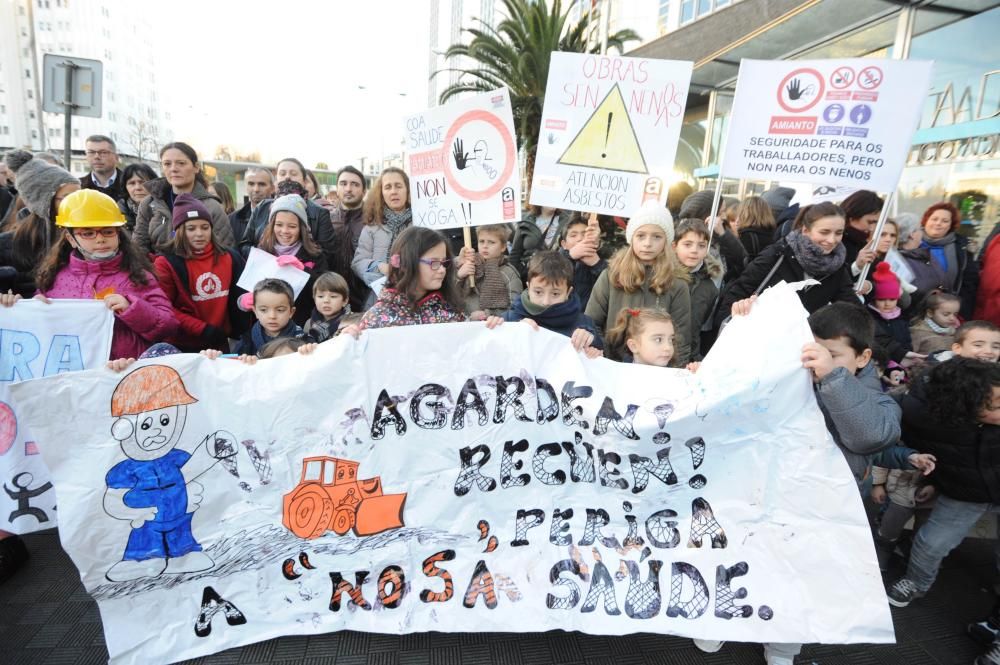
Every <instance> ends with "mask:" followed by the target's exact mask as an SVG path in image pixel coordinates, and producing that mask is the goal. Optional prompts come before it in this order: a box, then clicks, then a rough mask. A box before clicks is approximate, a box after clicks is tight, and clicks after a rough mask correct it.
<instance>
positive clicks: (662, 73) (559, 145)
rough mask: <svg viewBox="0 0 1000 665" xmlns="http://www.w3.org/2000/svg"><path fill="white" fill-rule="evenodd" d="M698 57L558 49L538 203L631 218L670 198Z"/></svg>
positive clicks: (534, 194)
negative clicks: (648, 204) (660, 57)
mask: <svg viewBox="0 0 1000 665" xmlns="http://www.w3.org/2000/svg"><path fill="white" fill-rule="evenodd" d="M691 68H692V63H690V62H681V61H675V60H657V59H653V58H625V57H621V56H612V55H596V54H583V53H553V54H552V60H551V62H550V64H549V79H548V81H547V83H546V86H545V107H544V109H543V110H542V127H541V131H540V134H539V136H538V149H537V152H536V155H535V173H534V176H533V178H532V183H531V203H533V204H534V205H539V206H548V207H552V208H558V209H560V210H582V211H587V212H597V213H602V214H607V215H617V216H622V217H630V216H632V214H633V213H634V212H635V210H637V209H638V208H639V206H640V205H642V202H643V201H646V200H649V199H657V200H659V201H660V202H661V203H662V202H665V201H666V197H667V187H666V183H668V182H669V178H670V176H671V173H672V172H673V168H674V156H675V155H676V153H677V142H678V140H679V139H680V135H681V124H682V122H683V120H684V105H685V103H686V101H687V93H688V85H689V84H690V83H691Z"/></svg>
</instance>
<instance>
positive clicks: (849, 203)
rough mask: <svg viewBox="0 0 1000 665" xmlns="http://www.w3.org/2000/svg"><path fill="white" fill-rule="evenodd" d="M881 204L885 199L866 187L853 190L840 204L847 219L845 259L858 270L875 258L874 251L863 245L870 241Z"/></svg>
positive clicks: (880, 210)
mask: <svg viewBox="0 0 1000 665" xmlns="http://www.w3.org/2000/svg"><path fill="white" fill-rule="evenodd" d="M883 205H885V201H883V200H882V199H881V197H879V195H878V194H876V193H875V192H871V191H868V190H867V189H860V190H858V191H856V192H854V193H853V194H851V195H850V196H848V197H847V198H846V199H844V201H843V202H842V203H841V204H840V207H841V208H842V209H843V210H844V215H845V216H846V219H847V226H846V227H845V228H844V249H846V250H847V256H846V258H845V261H846V262H847V264H848V265H850V264H852V263H854V264H855V265H856V268H857V270H858V271H860V270H861V269H862V268H863V267H864V266H865V265H866V264H869V263H871V262H872V261H874V260H875V252H874V251H872V250H870V249H866V248H865V247H866V245H867V244H868V243H869V242H870V241H871V235H872V231H874V230H875V225H876V224H878V218H879V214H880V213H881V212H882V206H883Z"/></svg>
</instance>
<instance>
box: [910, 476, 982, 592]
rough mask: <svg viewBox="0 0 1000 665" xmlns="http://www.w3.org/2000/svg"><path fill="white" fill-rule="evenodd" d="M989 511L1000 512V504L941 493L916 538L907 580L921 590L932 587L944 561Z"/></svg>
mask: <svg viewBox="0 0 1000 665" xmlns="http://www.w3.org/2000/svg"><path fill="white" fill-rule="evenodd" d="M988 512H992V513H998V512H1000V505H997V504H994V503H970V502H968V501H958V500H956V499H952V498H950V497H947V496H944V495H941V496H939V497H938V499H937V503H936V504H935V505H934V510H933V512H931V516H930V519H928V520H927V523H926V524H924V525H923V526H922V527H920V530H919V531H917V536H916V538H914V540H913V549H912V550H911V551H910V565H909V566H908V567H907V569H906V577H907V579H909V580H910V581H911V582H913V584H914V586H916V587H917V589H919V590H920V591H922V592H926V591H927V590H928V589H930V588H931V585H932V584H934V580H935V578H937V574H938V569H939V568H940V567H941V561H943V560H944V558H945V557H946V556H948V553H949V552H951V551H952V550H953V549H955V548H956V547H958V545H959V544H960V543H961V542H962V541H963V540H964V539H965V537H966V536H967V535H969V530H970V529H971V528H972V527H973V526H974V525H975V524H976V522H978V521H979V518H980V517H982V516H983V515H985V514H986V513H988ZM998 564H1000V559H998ZM998 568H1000V565H998Z"/></svg>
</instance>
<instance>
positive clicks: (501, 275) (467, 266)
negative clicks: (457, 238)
mask: <svg viewBox="0 0 1000 665" xmlns="http://www.w3.org/2000/svg"><path fill="white" fill-rule="evenodd" d="M476 237H477V239H478V241H477V245H478V247H479V251H478V252H475V251H473V250H472V248H463V249H462V254H461V257H460V259H459V266H458V288H459V291H460V292H461V293H462V294H463V296H464V298H465V313H466V314H468V315H470V318H471V319H472V320H473V321H478V320H480V319H485V318H486V317H487V316H493V315H499V314H503V313H504V312H506V311H507V310H508V309H510V308H511V305H513V304H514V303H516V302H517V298H518V296H520V295H521V291H523V290H524V285H523V284H522V283H521V275H520V274H518V272H517V270H516V269H515V268H514V266H512V265H511V264H510V263H509V262H508V261H507V241H508V240H509V239H510V227H508V226H507V225H506V224H487V225H485V226H480V227H479V228H477V229H476ZM469 277H474V278H475V283H476V285H475V286H469V279H468V278H469Z"/></svg>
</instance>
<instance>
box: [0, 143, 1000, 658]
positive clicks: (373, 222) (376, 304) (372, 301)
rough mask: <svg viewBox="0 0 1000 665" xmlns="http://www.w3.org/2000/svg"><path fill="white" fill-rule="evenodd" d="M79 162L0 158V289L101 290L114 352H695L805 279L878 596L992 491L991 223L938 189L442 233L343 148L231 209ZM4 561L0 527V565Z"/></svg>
mask: <svg viewBox="0 0 1000 665" xmlns="http://www.w3.org/2000/svg"><path fill="white" fill-rule="evenodd" d="M86 158H87V161H88V164H89V166H90V169H91V170H90V173H88V174H87V175H86V176H85V177H83V178H76V177H74V176H73V175H72V174H70V173H69V172H68V171H66V170H65V169H64V168H63V167H62V166H61V165H60V164H59V163H58V159H56V158H54V157H53V156H51V155H46V154H42V153H39V154H34V155H32V154H31V153H29V152H26V151H12V152H10V153H8V154H7V155H6V156H5V170H4V171H0V222H2V225H0V292H2V293H3V295H2V296H0V304H2V305H4V306H12V305H14V303H16V302H17V301H18V300H19V299H21V298H32V297H34V298H41V299H43V300H47V299H50V298H83V299H93V298H98V299H101V300H103V302H104V303H105V304H106V305H107V307H108V308H109V309H110V310H111V311H112V312H113V313H114V334H113V341H112V347H111V357H110V358H109V361H112V367H113V368H115V369H122V368H124V367H126V366H127V365H128V364H129V363H130V362H132V361H133V360H134V359H135V358H139V357H144V356H145V357H148V356H149V355H157V354H162V353H167V352H178V351H179V352H200V353H203V354H205V355H207V356H209V357H210V358H219V357H221V356H226V355H232V356H234V357H238V358H239V359H241V360H242V361H243V362H247V363H254V362H257V361H258V359H266V358H272V357H274V356H277V355H282V354H285V353H296V352H298V353H309V352H311V351H312V350H313V349H314V348H315V347H316V345H317V344H321V343H324V342H326V341H328V340H330V339H332V338H334V337H336V336H337V335H340V334H347V335H352V336H355V337H358V336H360V335H363V334H364V331H365V330H367V329H370V328H382V327H389V326H408V325H429V324H435V323H442V322H450V321H482V322H483V325H484V326H485V327H487V328H495V327H496V326H498V325H501V324H504V323H505V322H507V323H513V322H524V323H525V324H527V325H530V326H532V327H533V328H536V329H537V328H539V327H541V328H546V329H549V330H552V331H555V332H557V333H560V334H562V335H564V336H566V337H567V338H568V339H567V343H569V344H571V345H572V346H573V348H574V349H576V350H577V351H579V352H580V353H583V354H585V355H586V356H587V357H589V358H596V357H599V356H603V357H606V358H609V359H611V360H614V361H619V362H624V363H635V364H644V365H654V366H660V367H675V368H686V370H687V371H697V370H698V365H699V362H700V360H701V359H702V358H703V357H704V356H705V354H707V353H708V352H709V351H710V349H711V347H712V344H713V343H714V341H715V339H716V337H717V335H718V334H719V331H720V330H721V329H722V328H723V327H724V326H725V325H726V323H727V321H728V319H729V318H730V317H732V316H742V315H746V314H747V313H748V312H749V311H750V310H751V309H752V307H753V303H754V301H755V299H756V297H757V295H758V294H760V293H761V292H763V291H764V290H765V289H767V288H768V287H769V286H772V285H774V284H777V283H778V282H781V281H785V282H800V281H803V280H811V282H810V284H809V285H808V286H806V287H805V288H803V289H802V290H801V291H799V297H800V299H801V302H802V305H803V307H804V308H805V309H806V310H807V311H808V313H809V315H810V316H809V324H810V326H811V328H812V331H813V334H814V337H815V341H814V342H812V343H810V344H807V345H806V346H805V347H804V348H803V349H802V364H803V367H804V368H805V369H806V371H808V372H809V373H810V375H811V377H812V379H813V382H814V386H815V392H816V397H817V400H818V403H819V405H820V407H821V409H822V411H823V414H824V416H825V418H826V423H827V427H828V429H829V431H830V432H831V434H832V436H833V439H834V441H835V442H836V444H837V445H838V446H839V447H840V448H841V450H842V451H843V452H844V455H845V457H846V459H847V461H848V464H849V466H850V469H851V471H852V472H853V473H854V475H855V477H856V479H857V482H858V488H859V491H860V492H861V493H862V495H863V496H864V497H865V498H866V505H867V506H868V507H869V508H870V513H871V515H870V516H871V519H872V527H873V538H874V540H875V546H876V552H877V554H878V561H879V564H880V566H882V568H883V570H888V569H889V568H890V566H891V565H894V564H896V565H901V564H902V563H903V562H904V561H905V573H904V574H903V575H902V576H901V577H899V579H898V580H895V581H892V582H891V583H890V584H889V585H888V587H887V593H888V598H889V602H890V603H892V604H893V605H896V606H899V607H905V606H906V605H908V604H909V603H910V602H913V601H915V600H917V599H919V598H920V597H921V596H923V595H924V594H925V593H926V592H927V591H928V589H929V588H930V586H931V585H932V584H933V582H934V579H935V575H936V573H937V570H938V568H939V566H940V564H941V561H942V559H943V558H944V557H945V556H946V555H947V554H948V553H949V552H950V551H951V550H952V549H953V548H954V547H956V546H957V545H958V544H959V543H960V542H961V540H962V539H963V538H964V537H965V535H966V534H967V533H968V531H969V529H970V527H971V526H972V525H973V524H974V523H975V522H976V521H977V520H978V519H979V518H980V517H982V516H983V515H984V514H986V513H989V512H995V511H996V508H995V507H996V506H997V505H1000V438H998V432H1000V429H998V426H1000V364H998V363H997V361H998V359H1000V328H998V325H1000V239H998V229H1000V224H998V228H995V229H994V230H993V232H992V233H991V234H990V235H989V236H988V237H987V238H986V240H985V242H984V243H983V245H982V249H981V251H978V253H977V252H976V250H975V247H974V243H972V242H970V240H969V239H968V238H967V237H966V236H965V235H963V234H962V232H961V231H962V229H961V221H962V220H961V218H960V214H959V211H958V210H957V209H956V207H955V206H954V205H952V204H951V203H948V202H945V201H942V202H939V203H935V204H934V205H931V206H930V207H929V208H927V209H926V210H925V211H923V213H922V214H921V215H914V214H909V213H902V214H899V215H897V216H895V217H890V218H888V219H887V220H886V221H885V224H884V226H883V227H882V231H881V234H880V235H879V237H878V238H875V237H873V235H874V231H875V228H876V223H877V221H878V220H879V218H880V216H881V215H882V212H883V210H882V208H883V204H884V202H883V200H882V199H881V198H880V197H879V196H878V195H877V194H876V193H874V192H870V191H857V192H854V193H853V194H851V195H849V196H848V197H847V198H846V199H844V200H843V201H842V202H841V203H840V204H839V205H838V204H835V203H831V202H820V203H815V204H811V205H802V206H799V205H798V204H794V205H793V204H791V201H792V199H793V197H794V194H795V192H794V191H793V190H790V189H788V188H785V187H774V188H772V189H770V190H768V191H766V192H764V193H763V194H762V195H761V196H749V197H746V198H744V199H743V200H736V199H732V198H729V197H723V198H722V199H721V205H720V206H719V213H718V215H717V216H715V217H713V215H712V203H713V199H714V192H712V191H700V192H693V193H690V194H689V195H687V196H685V197H683V198H679V197H673V196H672V197H671V200H669V201H668V204H667V206H666V207H664V206H662V205H660V204H658V203H655V202H653V203H647V204H645V205H643V206H642V208H641V209H640V210H639V211H638V212H637V213H636V214H635V215H634V216H632V217H631V218H629V219H618V218H612V217H607V216H603V215H597V214H588V213H586V212H574V211H567V210H553V209H550V208H538V207H534V208H531V209H530V210H528V211H525V214H524V216H523V219H522V221H520V222H518V223H517V224H511V225H507V224H491V225H487V226H479V227H476V228H475V229H474V237H475V240H474V243H473V246H471V247H467V246H464V241H463V236H462V233H461V230H460V229H459V230H457V231H453V230H449V231H448V232H446V233H441V232H438V231H435V230H431V229H428V228H423V227H419V226H416V225H414V224H413V216H412V210H411V201H410V186H409V178H408V176H407V174H406V172H405V171H403V170H402V169H398V168H388V169H386V170H385V171H383V172H382V173H381V174H380V175H379V177H378V178H376V179H375V181H374V184H373V186H372V187H371V191H368V182H367V180H366V178H365V177H364V175H363V174H362V173H361V172H360V171H359V170H358V169H356V168H354V167H353V166H345V167H344V168H342V169H340V171H339V172H338V173H337V183H336V187H335V189H333V190H331V192H330V193H329V195H328V196H326V197H324V196H323V194H322V192H320V191H319V189H320V187H319V184H318V182H317V181H316V178H315V176H314V175H313V174H311V173H310V172H309V170H308V169H306V168H305V167H304V166H303V164H302V163H301V162H300V161H299V160H297V159H294V158H286V159H282V160H281V161H279V162H278V163H277V164H276V165H275V167H274V168H273V169H269V168H265V167H262V166H258V167H251V168H249V169H248V170H247V172H246V174H245V178H244V182H245V185H246V192H247V195H246V200H245V203H244V204H243V205H242V206H241V207H239V208H237V207H236V206H235V204H234V202H233V197H232V195H231V193H230V192H229V189H228V187H227V186H226V185H225V184H224V183H221V182H214V183H210V182H208V181H207V179H206V177H205V175H204V171H203V169H202V165H201V162H200V161H199V159H198V155H197V154H196V152H195V151H194V149H192V148H191V147H190V146H189V145H187V144H185V143H181V142H175V143H170V144H167V145H165V146H163V148H162V149H161V150H160V152H159V158H160V167H161V173H162V176H160V177H157V175H156V173H155V172H154V171H153V170H152V169H150V168H149V167H148V166H146V165H144V164H130V165H128V166H126V167H125V168H124V170H123V169H120V168H118V157H117V150H116V148H115V144H114V142H113V141H112V140H111V139H109V138H108V137H105V136H92V137H90V138H88V139H87V141H86ZM252 248H257V249H259V250H262V251H264V252H267V253H268V254H270V255H273V256H274V257H276V262H277V264H278V265H281V266H294V267H295V268H298V269H299V270H302V271H304V272H306V273H308V282H307V284H306V286H305V287H304V288H303V289H302V290H301V291H300V293H299V294H298V295H297V296H296V294H295V292H294V290H293V288H292V286H291V285H290V284H288V283H287V282H285V281H283V280H280V279H276V278H268V279H263V280H261V281H259V282H258V283H257V284H256V285H255V286H254V287H253V289H252V290H251V291H249V292H244V291H243V290H242V289H241V288H240V287H239V286H238V285H237V283H238V281H239V278H240V275H241V273H242V271H243V270H244V267H245V263H246V259H247V257H248V255H249V252H250V250H251V249H252ZM862 273H866V274H867V279H865V280H859V277H860V276H861V275H862ZM859 287H860V288H859ZM748 351H749V350H748ZM912 517H916V530H915V535H913V536H912V537H911V538H910V540H911V541H912V545H911V546H909V547H906V546H905V545H906V542H905V541H906V540H907V539H906V538H904V536H905V533H906V529H905V525H906V524H907V523H908V522H909V520H910V519H911V518H912ZM26 557H27V552H26V550H25V548H24V544H23V542H21V540H20V539H19V538H17V537H16V536H12V535H10V534H4V533H2V532H0V581H3V580H4V579H6V578H7V577H9V576H10V575H12V574H13V573H14V571H15V570H16V569H17V568H18V567H19V566H20V565H21V563H23V561H24V559H25V558H26ZM900 557H902V559H901V558H900ZM998 631H1000V610H998V611H996V612H995V613H994V616H993V617H991V618H990V619H989V620H987V621H984V622H982V623H981V624H978V625H976V626H975V627H974V629H973V634H974V635H976V636H979V637H983V638H984V641H985V642H987V645H988V648H989V651H988V652H987V653H986V654H984V655H983V656H982V657H981V659H980V661H978V662H981V663H983V664H987V665H988V664H993V665H1000V642H997V643H996V644H994V638H995V637H996V636H997V635H1000V632H998ZM698 644H699V646H700V647H701V648H703V649H704V650H706V651H712V650H717V649H718V648H719V647H721V643H717V642H715V643H713V642H708V641H698ZM797 653H798V645H777V644H772V645H767V648H766V653H765V655H766V659H767V660H768V662H769V663H772V664H780V663H785V664H787V663H791V662H792V660H793V659H794V656H795V654H797Z"/></svg>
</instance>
